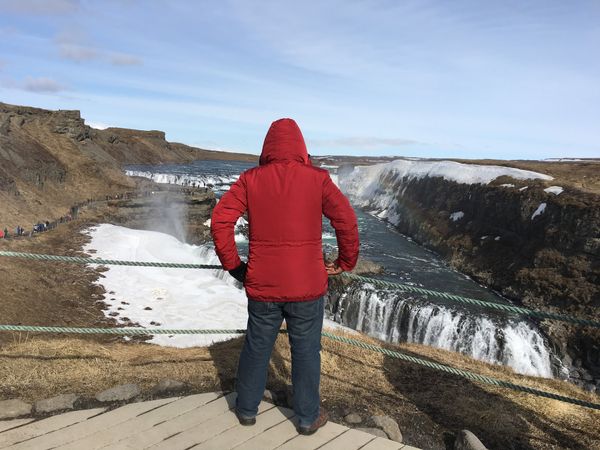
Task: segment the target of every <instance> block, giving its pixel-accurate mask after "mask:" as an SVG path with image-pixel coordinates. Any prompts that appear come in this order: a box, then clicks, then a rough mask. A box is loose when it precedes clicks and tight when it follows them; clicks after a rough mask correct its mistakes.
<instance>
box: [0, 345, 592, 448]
mask: <svg viewBox="0 0 600 450" xmlns="http://www.w3.org/2000/svg"><path fill="white" fill-rule="evenodd" d="M352 337H356V336H354V335H352ZM13 338H14V339H13V342H12V343H8V344H6V345H5V346H4V347H2V348H1V349H0V380H2V381H1V384H0V398H16V397H20V398H24V399H26V400H35V399H40V398H46V397H50V396H53V395H56V394H59V393H65V392H77V393H80V394H83V395H84V396H88V397H92V396H93V394H94V393H96V392H98V391H100V390H102V389H105V388H108V387H111V386H114V385H116V384H120V383H127V382H135V383H138V384H140V385H141V386H142V387H143V388H144V389H146V390H147V389H149V388H150V387H151V386H152V385H153V384H155V383H156V382H158V381H160V380H161V379H163V378H174V379H178V380H181V381H184V382H186V383H188V384H189V386H190V392H205V391H212V390H220V389H225V390H228V389H231V388H232V386H233V380H234V377H235V371H236V366H237V358H238V355H239V351H240V348H241V342H242V341H241V339H240V338H237V339H233V340H230V341H226V342H221V343H218V344H215V345H213V346H212V347H210V348H189V349H175V348H166V347H159V346H155V345H152V344H146V343H122V342H118V343H117V342H110V343H104V344H101V343H97V342H92V341H89V340H83V339H72V338H60V339H44V338H43V337H41V336H37V337H27V336H25V335H22V334H21V335H18V334H14V335H13ZM359 338H360V339H364V340H365V341H368V342H372V343H373V342H376V341H375V340H373V339H370V338H367V337H364V336H361V337H359ZM396 348H398V349H400V350H402V351H405V352H408V353H411V354H414V355H417V356H421V357H425V358H429V359H431V360H435V361H438V362H440V363H446V364H451V365H454V366H456V367H460V368H464V369H468V370H473V371H476V372H478V373H482V374H485V375H490V376H495V377H498V378H502V379H505V380H508V381H513V382H516V383H520V384H525V385H528V386H532V387H536V388H539V389H544V390H548V391H551V392H556V393H561V394H563V395H569V396H574V397H577V398H580V399H583V400H588V401H595V402H598V398H597V396H595V395H593V394H590V393H586V392H583V391H582V390H580V389H578V388H576V387H575V386H573V385H570V384H567V383H563V382H560V381H556V380H543V379H537V378H532V377H524V376H520V375H516V374H514V373H512V372H511V371H510V370H509V369H507V368H503V367H498V366H493V365H488V364H484V363H481V362H477V361H474V360H471V359H469V358H467V357H463V356H461V355H457V354H454V353H450V352H446V351H443V350H437V349H432V348H429V347H426V346H420V345H409V344H405V345H401V346H398V347H396ZM323 350H324V351H323V353H322V401H323V403H324V404H325V405H326V407H327V408H328V409H329V410H330V411H331V412H332V415H333V416H334V418H336V419H337V420H338V421H339V420H341V417H342V416H343V415H344V412H345V411H346V410H352V411H356V412H358V413H360V414H362V415H363V417H367V416H369V415H372V414H376V413H383V414H388V415H390V416H392V417H394V418H395V419H396V420H397V421H398V423H399V424H400V427H401V429H402V431H403V434H404V436H405V440H406V442H408V443H410V444H412V445H416V446H419V447H422V448H444V447H445V444H444V441H445V440H446V441H448V440H451V439H452V436H453V434H454V433H456V432H457V431H459V430H460V429H463V428H467V429H470V430H472V431H473V432H474V433H475V434H477V435H478V436H479V437H480V438H481V439H482V441H483V442H484V443H485V444H486V445H487V446H488V447H489V448H503V449H504V448H594V445H597V442H596V441H595V439H596V431H597V430H598V428H599V427H600V412H599V411H592V410H589V409H586V408H581V407H578V406H573V405H568V404H564V403H561V402H558V401H554V400H549V399H544V398H538V397H534V396H531V395H528V394H523V393H519V392H513V391H511V390H507V389H502V388H496V387H493V386H487V385H481V384H476V383H472V382H469V381H467V380H464V379H462V378H459V377H456V376H452V375H446V374H443V373H440V372H437V371H432V370H430V369H426V368H421V367H419V366H416V365H414V364H410V363H404V362H401V361H398V360H395V359H392V358H389V357H386V356H384V355H381V354H377V353H373V352H370V351H367V350H361V349H357V348H355V347H351V346H348V345H345V344H342V343H338V342H334V341H330V340H328V339H324V340H323ZM290 378H291V376H290V353H289V347H288V344H287V339H286V337H285V336H280V337H279V339H278V341H277V344H276V347H275V349H274V352H273V357H272V360H271V369H270V373H269V381H268V384H269V387H270V388H272V389H275V390H284V389H285V386H286V385H287V384H288V383H289V382H290Z"/></svg>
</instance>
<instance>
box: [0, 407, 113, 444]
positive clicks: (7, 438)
mask: <svg viewBox="0 0 600 450" xmlns="http://www.w3.org/2000/svg"><path fill="white" fill-rule="evenodd" d="M105 410H106V408H95V409H84V410H80V411H70V412H68V413H64V414H59V415H56V416H52V417H48V418H47V419H42V420H37V421H35V422H33V423H30V424H28V425H24V426H22V427H19V428H14V429H12V430H8V431H5V432H3V433H1V434H0V448H5V447H8V446H10V445H13V444H16V443H18V442H21V441H26V440H28V439H33V438H35V437H38V436H42V435H45V434H47V433H51V432H53V431H55V430H59V429H61V428H65V427H68V426H71V425H73V424H76V423H80V422H83V421H84V420H87V419H89V418H90V417H93V416H96V415H98V414H100V413H102V412H104V411H105Z"/></svg>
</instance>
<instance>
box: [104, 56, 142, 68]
mask: <svg viewBox="0 0 600 450" xmlns="http://www.w3.org/2000/svg"><path fill="white" fill-rule="evenodd" d="M108 59H109V61H110V63H111V64H112V65H114V66H139V65H141V64H142V59H141V58H138V57H137V56H134V55H127V54H125V53H112V54H111V55H110V56H108Z"/></svg>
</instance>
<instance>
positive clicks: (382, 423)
mask: <svg viewBox="0 0 600 450" xmlns="http://www.w3.org/2000/svg"><path fill="white" fill-rule="evenodd" d="M371 420H373V423H374V424H375V425H376V426H378V427H379V428H381V429H382V430H383V431H385V434H387V436H388V437H389V438H390V439H391V440H392V441H396V442H402V433H401V432H400V427H399V426H398V423H397V422H396V421H395V420H394V419H392V418H391V417H390V416H373V417H371Z"/></svg>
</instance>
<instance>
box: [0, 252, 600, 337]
mask: <svg viewBox="0 0 600 450" xmlns="http://www.w3.org/2000/svg"><path fill="white" fill-rule="evenodd" d="M0 256H7V257H15V258H26V259H33V260H39V261H54V262H67V263H75V264H101V265H116V266H139V267H163V268H171V269H221V266H220V265H215V264H188V263H170V262H144V261H124V260H114V259H102V258H86V257H79V256H59V255H46V254H39V253H25V252H13V251H0ZM342 276H343V277H346V278H348V279H350V280H357V281H362V282H365V283H371V284H373V285H375V286H379V287H382V288H384V289H396V290H400V291H403V292H412V293H416V294H421V295H426V296H429V297H434V298H442V299H444V300H448V301H452V302H456V303H462V304H466V305H474V306H478V307H481V308H486V309H492V310H496V311H502V312H505V313H510V314H518V315H522V316H527V317H533V318H537V319H549V320H558V321H562V322H569V323H573V324H577V325H582V326H588V327H593V328H600V321H596V320H591V319H584V318H579V317H574V316H570V315H567V314H558V313H554V312H550V311H538V310H534V309H529V308H523V307H521V306H514V305H509V304H505V303H496V302H490V301H485V300H479V299H475V298H470V297H463V296H462V295H457V294H452V293H449V292H442V291H435V290H431V289H425V288H421V287H417V286H413V285H410V284H407V283H398V282H391V281H386V280H381V279H377V278H371V277H364V276H361V275H355V274H353V273H347V272H344V273H343V274H342Z"/></svg>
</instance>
